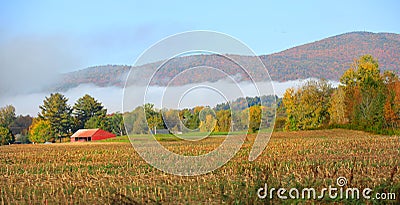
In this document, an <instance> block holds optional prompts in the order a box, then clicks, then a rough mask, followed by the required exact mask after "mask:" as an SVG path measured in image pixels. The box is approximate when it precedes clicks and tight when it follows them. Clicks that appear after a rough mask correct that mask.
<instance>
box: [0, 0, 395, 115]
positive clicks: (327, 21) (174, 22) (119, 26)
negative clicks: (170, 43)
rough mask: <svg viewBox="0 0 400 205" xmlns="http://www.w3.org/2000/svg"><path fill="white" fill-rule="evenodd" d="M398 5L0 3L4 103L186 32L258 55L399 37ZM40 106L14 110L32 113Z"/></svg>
mask: <svg viewBox="0 0 400 205" xmlns="http://www.w3.org/2000/svg"><path fill="white" fill-rule="evenodd" d="M399 2H400V1H396V0H392V1H390V0H389V1H367V0H363V1H358V0H355V1H340V0H335V1H287V0H281V1H246V2H245V1H207V0H202V1H144V0H141V1H134V0H132V1H102V0H94V1H90V0H88V1H77V0H69V1H50V0H49V1H41V0H38V1H21V0H14V1H5V0H0V107H2V106H3V105H6V104H9V103H12V104H17V105H20V106H23V105H24V104H27V103H26V102H28V101H30V100H31V99H35V100H36V101H37V103H40V101H41V100H42V99H43V96H45V95H47V93H39V92H40V91H41V88H43V86H46V85H50V84H51V82H54V81H56V80H57V79H55V76H56V74H57V73H66V72H70V71H75V70H79V69H84V68H87V67H89V66H96V65H106V64H119V65H121V64H122V65H132V64H134V63H135V60H136V59H137V58H138V57H139V56H140V54H141V53H143V52H144V51H145V50H146V49H147V48H149V47H150V46H152V45H154V44H155V43H157V42H158V41H160V40H162V39H163V38H166V37H168V36H171V35H174V34H177V33H181V32H185V31H192V30H211V31H217V32H222V33H225V34H228V35H231V36H233V37H234V38H236V39H239V40H240V41H242V42H243V43H245V44H247V46H248V47H250V48H251V49H252V50H254V52H255V53H256V54H258V55H262V54H271V53H275V52H279V51H282V50H285V49H288V48H291V47H294V46H298V45H302V44H305V43H310V42H314V41H316V40H320V39H323V38H326V37H330V36H334V35H338V34H342V33H346V32H352V31H369V32H390V33H398V34H399V33H400V26H399V23H398V19H400V12H398V11H399V10H400V3H399ZM27 88H29V89H27ZM24 91H25V93H24ZM79 91H80V92H85V90H79ZM92 91H93V92H92V93H94V94H96V93H98V95H101V93H103V92H102V90H101V88H94V90H92ZM71 92H72V91H71ZM88 92H89V91H88ZM13 94H14V95H13ZM80 94H83V93H79V95H80ZM70 95H71V96H75V95H74V94H72V93H70ZM5 96H7V98H6V97H5ZM10 96H12V98H9V97H10ZM26 96H30V98H27V97H26ZM76 96H78V95H76ZM95 97H96V96H95ZM71 98H72V99H74V97H71ZM75 98H76V97H75ZM104 98H106V97H104ZM36 101H35V102H36ZM37 103H36V104H37ZM36 104H35V105H34V109H33V108H31V107H25V108H18V107H17V112H19V113H29V114H32V113H33V114H35V113H36V112H37V109H38V108H37V107H38V105H36ZM21 110H22V111H21Z"/></svg>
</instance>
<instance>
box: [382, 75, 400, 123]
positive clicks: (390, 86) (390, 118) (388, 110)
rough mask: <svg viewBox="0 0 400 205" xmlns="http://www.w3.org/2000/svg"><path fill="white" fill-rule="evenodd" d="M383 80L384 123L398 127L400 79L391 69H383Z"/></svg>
mask: <svg viewBox="0 0 400 205" xmlns="http://www.w3.org/2000/svg"><path fill="white" fill-rule="evenodd" d="M383 81H384V83H385V85H386V87H387V89H386V93H385V94H386V102H385V105H384V116H385V124H386V127H387V128H391V129H396V128H399V127H400V79H399V77H398V76H397V75H396V74H395V73H394V72H392V71H385V72H384V74H383Z"/></svg>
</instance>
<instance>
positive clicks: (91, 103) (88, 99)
mask: <svg viewBox="0 0 400 205" xmlns="http://www.w3.org/2000/svg"><path fill="white" fill-rule="evenodd" d="M106 113H107V110H106V109H105V108H104V106H103V105H102V103H101V102H99V101H97V100H96V99H94V98H93V97H92V96H90V95H87V94H86V95H85V96H83V97H81V98H79V99H78V100H77V101H76V103H75V105H74V107H73V114H74V117H75V119H76V123H77V125H76V129H82V128H84V127H85V123H86V122H87V121H88V120H89V119H90V118H92V117H105V116H106Z"/></svg>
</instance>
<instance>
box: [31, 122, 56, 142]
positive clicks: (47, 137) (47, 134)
mask: <svg viewBox="0 0 400 205" xmlns="http://www.w3.org/2000/svg"><path fill="white" fill-rule="evenodd" d="M29 140H30V141H31V142H35V143H44V142H48V141H54V140H55V136H54V133H53V129H52V127H51V123H50V121H49V120H45V119H40V118H35V119H34V120H33V122H32V125H31V126H30V128H29Z"/></svg>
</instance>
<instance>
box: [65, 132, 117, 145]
mask: <svg viewBox="0 0 400 205" xmlns="http://www.w3.org/2000/svg"><path fill="white" fill-rule="evenodd" d="M115 136H116V135H115V134H113V133H110V132H107V131H104V130H102V129H80V130H78V131H76V132H75V133H74V134H73V135H72V136H71V142H86V141H96V140H103V139H108V138H113V137H115Z"/></svg>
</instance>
